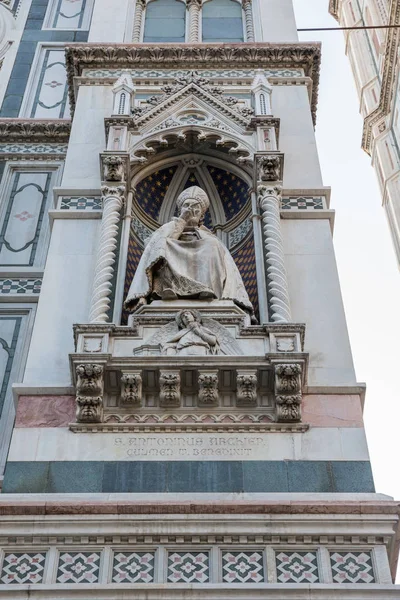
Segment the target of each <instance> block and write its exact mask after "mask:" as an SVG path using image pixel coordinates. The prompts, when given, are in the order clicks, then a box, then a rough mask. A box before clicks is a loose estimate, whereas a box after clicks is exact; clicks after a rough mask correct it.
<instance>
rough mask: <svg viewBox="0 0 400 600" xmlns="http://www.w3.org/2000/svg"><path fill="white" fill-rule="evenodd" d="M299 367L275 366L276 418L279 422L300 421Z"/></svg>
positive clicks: (291, 365)
mask: <svg viewBox="0 0 400 600" xmlns="http://www.w3.org/2000/svg"><path fill="white" fill-rule="evenodd" d="M301 373H302V368H301V365H299V364H296V363H292V364H280V365H275V400H276V417H277V421H279V422H300V421H301V400H302V381H301Z"/></svg>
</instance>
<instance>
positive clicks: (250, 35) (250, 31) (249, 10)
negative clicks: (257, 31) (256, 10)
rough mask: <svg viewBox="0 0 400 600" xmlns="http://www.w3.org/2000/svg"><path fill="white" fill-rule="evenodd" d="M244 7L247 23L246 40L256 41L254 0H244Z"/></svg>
mask: <svg viewBox="0 0 400 600" xmlns="http://www.w3.org/2000/svg"><path fill="white" fill-rule="evenodd" d="M242 8H243V11H244V20H245V24H246V42H254V41H255V36H254V18H253V2H252V0H242Z"/></svg>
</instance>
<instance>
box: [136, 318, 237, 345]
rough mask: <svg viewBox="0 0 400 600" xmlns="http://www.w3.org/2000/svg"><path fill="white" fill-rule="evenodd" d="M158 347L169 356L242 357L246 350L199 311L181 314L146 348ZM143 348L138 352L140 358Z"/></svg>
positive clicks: (151, 339) (158, 333) (152, 339)
mask: <svg viewBox="0 0 400 600" xmlns="http://www.w3.org/2000/svg"><path fill="white" fill-rule="evenodd" d="M146 346H147V347H156V346H158V348H159V351H160V354H163V355H166V356H177V355H180V356H210V355H217V354H219V355H226V356H238V355H241V354H243V353H242V350H241V348H240V346H239V344H238V343H237V341H236V340H235V338H234V337H233V336H232V334H231V333H230V332H229V330H228V329H227V328H226V327H224V326H223V325H221V324H220V323H218V321H216V320H215V319H210V318H209V317H205V316H203V315H202V314H201V313H200V312H199V311H198V310H194V309H192V308H187V309H183V310H181V311H180V312H179V313H178V314H177V315H176V317H175V318H174V319H172V321H170V322H169V323H167V324H166V325H163V326H162V327H160V329H159V330H158V331H157V333H155V334H154V335H153V336H152V337H151V338H150V339H149V340H148V341H147V344H146ZM141 348H144V347H139V348H137V349H136V353H137V355H140V351H141Z"/></svg>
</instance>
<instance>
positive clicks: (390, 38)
mask: <svg viewBox="0 0 400 600" xmlns="http://www.w3.org/2000/svg"><path fill="white" fill-rule="evenodd" d="M388 24H389V25H400V0H392V4H391V7H390V15H389V23H388ZM399 43H400V28H399V27H392V28H391V29H388V30H387V40H386V48H385V58H384V63H383V73H382V85H381V95H380V98H379V104H378V106H377V108H376V109H375V110H374V111H372V112H371V113H370V114H369V115H368V116H367V117H366V118H365V119H364V127H363V137H362V147H363V149H364V150H365V151H366V152H367V153H368V154H371V147H372V140H373V127H374V126H375V125H376V124H377V123H378V122H379V121H380V120H381V119H383V118H384V117H386V116H387V115H388V114H389V112H390V109H391V103H392V97H393V89H394V85H395V82H396V67H397V53H398V49H399Z"/></svg>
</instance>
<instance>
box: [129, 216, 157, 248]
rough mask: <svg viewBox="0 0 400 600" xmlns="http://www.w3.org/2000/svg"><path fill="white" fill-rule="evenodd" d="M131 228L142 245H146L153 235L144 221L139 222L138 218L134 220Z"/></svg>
mask: <svg viewBox="0 0 400 600" xmlns="http://www.w3.org/2000/svg"><path fill="white" fill-rule="evenodd" d="M131 227H132V231H133V232H134V233H135V234H136V235H137V237H138V238H139V240H140V241H141V242H142V243H144V242H145V241H146V240H147V239H148V238H149V237H150V236H151V235H152V233H153V231H152V230H151V229H149V227H146V225H144V224H143V223H142V221H139V219H138V218H137V217H133V218H132V225H131Z"/></svg>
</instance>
